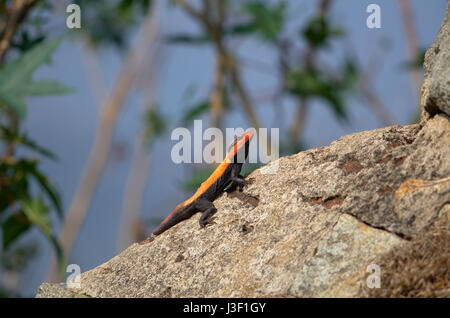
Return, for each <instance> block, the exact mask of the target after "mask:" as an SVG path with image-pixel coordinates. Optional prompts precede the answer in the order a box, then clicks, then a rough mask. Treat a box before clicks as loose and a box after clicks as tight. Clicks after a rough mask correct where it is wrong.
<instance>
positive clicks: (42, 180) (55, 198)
mask: <svg viewBox="0 0 450 318" xmlns="http://www.w3.org/2000/svg"><path fill="white" fill-rule="evenodd" d="M31 174H32V175H33V176H34V178H35V179H36V181H37V182H38V184H39V185H40V187H41V188H42V190H44V192H45V193H46V194H47V196H48V198H49V199H50V201H51V202H52V204H53V207H54V208H55V210H56V213H57V214H58V216H59V217H60V218H61V219H62V218H63V209H62V204H61V200H60V195H59V193H58V191H57V190H56V188H55V187H54V186H53V185H52V184H51V183H50V180H48V178H47V177H46V176H44V175H43V174H42V173H40V172H39V171H38V170H37V169H34V170H32V171H31Z"/></svg>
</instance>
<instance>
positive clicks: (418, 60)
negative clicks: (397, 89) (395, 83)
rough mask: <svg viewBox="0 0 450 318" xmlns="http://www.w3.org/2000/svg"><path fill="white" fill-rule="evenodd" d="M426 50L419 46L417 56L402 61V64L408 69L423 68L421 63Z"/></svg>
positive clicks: (423, 60)
mask: <svg viewBox="0 0 450 318" xmlns="http://www.w3.org/2000/svg"><path fill="white" fill-rule="evenodd" d="M426 52H427V49H426V48H421V49H419V50H418V52H417V56H416V58H415V59H414V60H412V61H408V62H406V63H404V64H403V65H402V66H403V67H404V68H405V69H406V70H408V71H410V70H417V69H420V70H421V69H423V63H424V62H425V53H426Z"/></svg>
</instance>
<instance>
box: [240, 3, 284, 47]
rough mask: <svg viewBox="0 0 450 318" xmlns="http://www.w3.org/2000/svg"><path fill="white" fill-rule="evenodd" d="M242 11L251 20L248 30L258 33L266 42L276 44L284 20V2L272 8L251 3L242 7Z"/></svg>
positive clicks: (263, 4) (262, 4) (264, 4)
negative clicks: (248, 15)
mask: <svg viewBox="0 0 450 318" xmlns="http://www.w3.org/2000/svg"><path fill="white" fill-rule="evenodd" d="M244 11H245V12H247V13H248V14H250V16H251V18H252V24H251V25H249V26H250V30H255V31H256V32H258V33H259V34H260V35H261V37H262V38H263V39H264V40H266V41H269V42H276V41H277V40H278V38H279V36H280V33H281V31H282V29H283V26H284V21H285V18H286V3H285V2H284V1H280V3H278V4H276V5H272V6H270V5H268V4H266V3H264V2H262V1H252V2H250V3H247V4H246V5H245V6H244ZM249 26H247V27H249Z"/></svg>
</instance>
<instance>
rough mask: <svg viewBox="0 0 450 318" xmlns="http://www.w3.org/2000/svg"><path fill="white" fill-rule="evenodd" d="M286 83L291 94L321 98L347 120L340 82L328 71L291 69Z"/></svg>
mask: <svg viewBox="0 0 450 318" xmlns="http://www.w3.org/2000/svg"><path fill="white" fill-rule="evenodd" d="M286 85H287V88H288V91H289V92H290V93H291V94H294V95H298V96H307V97H316V98H321V99H323V100H325V101H326V102H327V105H328V106H330V107H331V109H332V110H333V111H334V113H335V114H336V117H337V118H338V119H341V120H347V114H346V112H345V108H344V102H343V97H342V94H343V92H344V90H343V89H340V86H339V85H340V84H339V82H336V81H333V80H332V79H331V78H330V77H329V75H327V74H326V73H321V72H318V71H316V70H298V71H291V72H290V73H288V75H287V80H286Z"/></svg>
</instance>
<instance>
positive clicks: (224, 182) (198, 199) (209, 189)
mask: <svg viewBox="0 0 450 318" xmlns="http://www.w3.org/2000/svg"><path fill="white" fill-rule="evenodd" d="M253 134H254V131H252V130H249V131H247V132H244V133H243V134H241V135H239V136H236V137H235V138H234V139H233V142H232V144H231V147H230V148H229V151H228V153H227V155H226V156H225V159H224V160H223V161H222V163H220V164H219V166H218V167H217V168H216V169H215V170H214V172H213V173H212V174H211V175H210V176H209V177H208V179H206V181H204V182H203V183H202V184H201V185H200V187H199V188H198V189H197V191H196V192H195V193H194V195H193V196H191V197H190V198H189V199H187V200H186V201H184V202H182V203H180V204H179V205H177V206H176V207H175V209H174V210H173V211H172V212H171V213H170V214H169V215H168V216H167V217H166V218H165V219H164V220H163V221H162V222H161V223H160V224H159V225H158V226H157V227H156V228H155V229H154V230H153V231H152V234H153V235H159V234H161V233H163V232H164V231H166V230H168V229H169V228H171V227H172V226H174V225H176V224H178V223H180V222H182V221H184V220H187V219H189V218H190V217H191V216H193V215H194V214H196V213H198V212H202V215H201V217H200V219H199V223H200V226H201V227H205V226H206V225H207V224H210V223H211V222H210V217H211V216H212V215H213V214H214V213H216V212H217V209H216V207H215V206H214V204H213V201H214V200H215V199H217V198H218V197H219V196H220V195H221V194H222V193H223V192H225V191H227V192H229V191H233V190H234V189H236V188H238V190H239V191H242V188H243V187H244V185H245V179H244V177H243V176H242V175H241V174H240V173H241V169H242V165H243V164H244V161H245V159H246V158H247V156H248V152H249V145H250V140H251V138H252V137H253ZM242 151H244V153H242ZM242 158H243V159H242Z"/></svg>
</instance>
